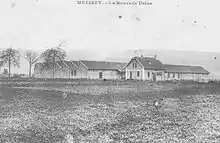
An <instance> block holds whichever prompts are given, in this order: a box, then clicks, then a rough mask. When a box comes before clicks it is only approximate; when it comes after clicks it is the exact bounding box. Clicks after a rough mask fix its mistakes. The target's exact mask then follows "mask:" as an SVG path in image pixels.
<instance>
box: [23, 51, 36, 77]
mask: <svg viewBox="0 0 220 143" xmlns="http://www.w3.org/2000/svg"><path fill="white" fill-rule="evenodd" d="M24 58H25V59H26V60H27V61H28V63H29V77H31V70H32V66H33V64H35V63H36V62H37V61H38V60H39V59H40V57H39V56H38V54H37V53H36V52H34V51H31V50H27V51H26V53H25V56H24Z"/></svg>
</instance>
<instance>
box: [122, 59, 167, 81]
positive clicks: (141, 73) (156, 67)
mask: <svg viewBox="0 0 220 143" xmlns="http://www.w3.org/2000/svg"><path fill="white" fill-rule="evenodd" d="M165 69H166V67H165V66H164V65H163V64H162V63H161V62H160V61H159V60H157V59H156V58H149V57H143V56H141V57H134V58H132V59H131V60H130V61H129V62H128V64H127V65H126V66H125V76H126V79H135V80H151V81H157V80H163V79H164V71H165Z"/></svg>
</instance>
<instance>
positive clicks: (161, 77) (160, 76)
mask: <svg viewBox="0 0 220 143" xmlns="http://www.w3.org/2000/svg"><path fill="white" fill-rule="evenodd" d="M148 73H149V74H148ZM154 74H155V77H156V81H162V80H164V71H155V70H147V69H146V70H145V80H150V81H153V80H154V78H153V76H154Z"/></svg>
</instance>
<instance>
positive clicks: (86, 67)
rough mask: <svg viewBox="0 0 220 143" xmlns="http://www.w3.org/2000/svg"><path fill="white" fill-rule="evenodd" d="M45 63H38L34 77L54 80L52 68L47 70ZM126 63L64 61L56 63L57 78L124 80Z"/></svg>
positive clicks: (55, 75)
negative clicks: (44, 66)
mask: <svg viewBox="0 0 220 143" xmlns="http://www.w3.org/2000/svg"><path fill="white" fill-rule="evenodd" d="M42 64H43V63H37V64H36V65H35V68H34V76H35V77H38V78H52V77H53V71H52V68H51V69H49V70H45V69H44V68H42V67H43V65H42ZM125 65H126V63H118V62H106V61H62V62H57V63H56V70H55V74H54V77H55V78H85V79H123V78H125V71H124V66H125Z"/></svg>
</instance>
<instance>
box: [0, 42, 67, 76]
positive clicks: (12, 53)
mask: <svg viewBox="0 0 220 143" xmlns="http://www.w3.org/2000/svg"><path fill="white" fill-rule="evenodd" d="M61 47H62V44H59V45H57V46H55V47H53V48H49V49H46V50H45V51H44V52H43V53H41V54H38V53H37V52H35V51H33V50H26V51H25V53H24V55H23V57H24V59H26V60H27V62H28V64H29V68H28V76H29V78H31V77H32V72H31V71H32V68H33V66H34V64H36V63H37V62H38V61H39V60H42V61H43V64H42V66H41V68H42V69H45V70H47V69H52V71H53V77H54V74H55V70H56V63H57V62H58V61H63V60H65V58H66V52H65V51H64V50H63V49H62V48H61ZM21 56H22V55H21V53H20V52H19V50H17V49H14V48H12V47H9V48H7V49H4V50H2V51H1V52H0V67H4V66H7V67H8V77H9V78H10V77H11V67H12V66H15V67H18V68H19V67H20V58H21Z"/></svg>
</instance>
